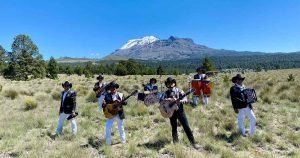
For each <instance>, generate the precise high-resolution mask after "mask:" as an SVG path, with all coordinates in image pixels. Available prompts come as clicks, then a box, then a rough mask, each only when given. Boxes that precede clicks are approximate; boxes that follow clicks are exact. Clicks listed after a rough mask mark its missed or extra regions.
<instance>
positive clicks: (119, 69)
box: [115, 64, 127, 76]
mask: <svg viewBox="0 0 300 158" xmlns="http://www.w3.org/2000/svg"><path fill="white" fill-rule="evenodd" d="M115 75H117V76H125V75H127V70H126V67H125V66H124V65H123V64H118V65H117V66H116V71H115Z"/></svg>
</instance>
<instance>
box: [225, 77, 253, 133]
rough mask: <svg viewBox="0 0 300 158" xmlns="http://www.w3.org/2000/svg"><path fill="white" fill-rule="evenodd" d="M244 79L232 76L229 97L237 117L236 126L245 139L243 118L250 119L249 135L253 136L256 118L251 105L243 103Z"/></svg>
mask: <svg viewBox="0 0 300 158" xmlns="http://www.w3.org/2000/svg"><path fill="white" fill-rule="evenodd" d="M244 80H245V77H242V76H241V74H237V75H236V76H234V77H233V78H232V79H231V81H232V82H233V83H234V85H233V86H232V87H231V88H230V96H231V102H232V106H233V109H234V111H235V112H236V113H238V115H237V121H238V126H239V129H240V132H241V134H242V135H243V137H247V135H246V131H245V126H244V116H245V115H246V116H248V117H249V119H250V131H249V134H250V135H253V134H254V133H255V124H256V118H255V115H254V113H253V111H252V105H251V104H250V103H247V102H246V101H245V96H244V94H243V90H244V89H245V88H246V87H245V86H244V84H243V81H244Z"/></svg>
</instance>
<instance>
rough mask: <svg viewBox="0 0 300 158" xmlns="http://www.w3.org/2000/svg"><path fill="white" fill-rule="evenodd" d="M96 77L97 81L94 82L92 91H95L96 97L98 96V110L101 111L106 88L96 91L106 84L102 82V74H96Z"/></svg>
mask: <svg viewBox="0 0 300 158" xmlns="http://www.w3.org/2000/svg"><path fill="white" fill-rule="evenodd" d="M96 79H97V80H98V82H96V83H95V85H94V88H93V91H94V92H95V93H96V97H97V98H98V102H99V111H100V112H101V111H102V105H103V100H104V96H105V93H106V90H103V91H100V92H97V91H98V90H100V89H101V88H104V87H105V85H106V84H105V83H103V79H104V77H103V76H102V75H99V76H97V78H96Z"/></svg>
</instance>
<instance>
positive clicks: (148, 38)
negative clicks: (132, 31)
mask: <svg viewBox="0 0 300 158" xmlns="http://www.w3.org/2000/svg"><path fill="white" fill-rule="evenodd" d="M158 40H159V38H157V37H155V36H145V37H143V38H140V39H131V40H129V41H128V42H127V43H126V44H124V45H123V46H122V47H121V48H120V49H129V48H131V47H133V46H137V45H145V44H151V43H153V42H155V41H158Z"/></svg>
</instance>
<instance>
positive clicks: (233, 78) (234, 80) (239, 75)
mask: <svg viewBox="0 0 300 158" xmlns="http://www.w3.org/2000/svg"><path fill="white" fill-rule="evenodd" d="M237 79H239V80H244V79H245V77H242V75H241V74H237V75H236V76H234V77H232V79H231V81H232V82H233V83H235V82H236V80H237Z"/></svg>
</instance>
